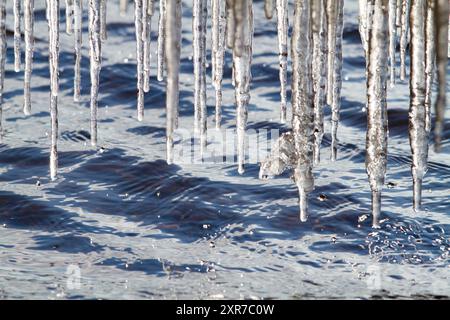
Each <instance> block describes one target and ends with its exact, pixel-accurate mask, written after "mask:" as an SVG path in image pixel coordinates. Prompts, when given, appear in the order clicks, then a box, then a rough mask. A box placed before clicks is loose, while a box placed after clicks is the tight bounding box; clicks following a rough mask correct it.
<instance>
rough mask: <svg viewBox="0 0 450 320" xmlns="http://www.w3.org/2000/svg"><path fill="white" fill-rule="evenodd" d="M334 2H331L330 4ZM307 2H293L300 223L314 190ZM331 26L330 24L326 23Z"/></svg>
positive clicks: (310, 59) (296, 180)
mask: <svg viewBox="0 0 450 320" xmlns="http://www.w3.org/2000/svg"><path fill="white" fill-rule="evenodd" d="M330 2H334V1H330ZM310 19H311V9H310V1H309V0H296V2H295V7H294V24H293V31H292V110H293V118H292V129H293V133H294V139H295V149H296V152H297V155H298V159H297V165H296V167H295V170H294V179H295V183H296V184H297V187H298V190H299V196H300V220H301V221H306V220H307V217H308V202H307V196H308V193H309V192H311V191H312V190H313V189H314V177H313V175H312V165H313V142H314V122H313V121H314V110H313V103H312V95H313V88H312V69H311V64H312V34H311V23H310ZM328 22H329V23H330V21H328Z"/></svg>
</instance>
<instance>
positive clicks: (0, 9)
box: [0, 0, 6, 141]
mask: <svg viewBox="0 0 450 320" xmlns="http://www.w3.org/2000/svg"><path fill="white" fill-rule="evenodd" d="M5 6H6V0H0V141H1V140H2V136H3V126H2V117H3V115H2V113H3V90H4V85H5V62H6V7H5Z"/></svg>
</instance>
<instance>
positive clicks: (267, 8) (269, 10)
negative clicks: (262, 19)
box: [264, 0, 274, 20]
mask: <svg viewBox="0 0 450 320" xmlns="http://www.w3.org/2000/svg"><path fill="white" fill-rule="evenodd" d="M273 1H274V0H265V1H264V13H265V15H266V18H267V19H269V20H270V19H272V17H273V9H274V2H273Z"/></svg>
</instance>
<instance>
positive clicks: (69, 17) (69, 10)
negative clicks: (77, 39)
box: [66, 0, 74, 34]
mask: <svg viewBox="0 0 450 320" xmlns="http://www.w3.org/2000/svg"><path fill="white" fill-rule="evenodd" d="M73 1H74V0H66V33H67V34H72V33H73Z"/></svg>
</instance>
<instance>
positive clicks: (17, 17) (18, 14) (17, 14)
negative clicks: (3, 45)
mask: <svg viewBox="0 0 450 320" xmlns="http://www.w3.org/2000/svg"><path fill="white" fill-rule="evenodd" d="M20 2H21V0H14V10H13V12H14V71H15V72H19V71H20V68H21V64H22V61H21V58H20V41H21V27H20V20H21V12H20V11H21V4H20Z"/></svg>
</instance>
